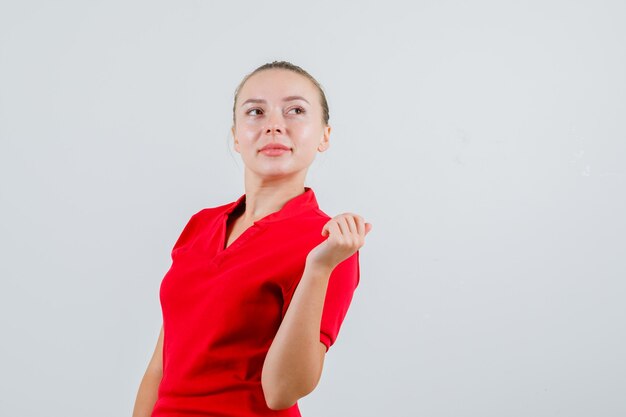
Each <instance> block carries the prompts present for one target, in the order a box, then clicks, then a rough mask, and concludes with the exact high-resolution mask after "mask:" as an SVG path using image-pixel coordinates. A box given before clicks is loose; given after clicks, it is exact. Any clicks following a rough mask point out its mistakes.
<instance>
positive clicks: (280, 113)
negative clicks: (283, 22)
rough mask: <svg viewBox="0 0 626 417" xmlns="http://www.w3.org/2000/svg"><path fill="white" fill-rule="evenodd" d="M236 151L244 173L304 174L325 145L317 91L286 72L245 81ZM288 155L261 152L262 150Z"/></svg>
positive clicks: (327, 129) (326, 135)
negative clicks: (278, 147)
mask: <svg viewBox="0 0 626 417" xmlns="http://www.w3.org/2000/svg"><path fill="white" fill-rule="evenodd" d="M235 120H236V122H235V125H234V126H233V128H232V133H233V137H234V140H235V150H236V151H237V152H239V153H240V154H241V158H242V159H243V161H244V164H245V165H246V169H247V170H250V171H252V172H253V173H254V174H256V175H258V176H260V177H262V178H270V177H274V178H275V177H282V176H293V175H302V177H304V176H305V175H306V172H307V170H308V168H309V166H310V165H311V163H312V162H313V160H314V159H315V155H316V153H317V152H318V151H319V152H323V151H325V150H326V149H327V148H328V146H329V142H328V139H329V135H330V126H327V125H324V123H323V121H322V107H321V103H320V100H319V92H318V90H317V87H315V85H314V84H313V83H312V82H311V81H310V80H309V79H308V78H306V77H305V76H303V75H300V74H297V73H295V72H293V71H290V70H285V69H270V70H263V71H260V72H258V73H256V74H254V75H253V76H251V77H250V78H248V80H247V81H246V83H245V84H244V85H243V87H242V88H241V90H240V91H239V97H238V98H237V103H236V107H235ZM276 144H280V145H284V146H286V147H288V148H289V149H288V150H286V151H282V152H280V151H276V150H274V151H265V152H264V151H261V149H262V148H263V147H264V146H266V145H276Z"/></svg>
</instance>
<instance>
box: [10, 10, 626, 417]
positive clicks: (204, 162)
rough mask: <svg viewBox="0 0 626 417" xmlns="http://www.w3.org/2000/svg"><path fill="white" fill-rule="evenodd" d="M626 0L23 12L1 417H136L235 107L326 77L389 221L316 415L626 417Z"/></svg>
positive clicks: (333, 174)
mask: <svg viewBox="0 0 626 417" xmlns="http://www.w3.org/2000/svg"><path fill="white" fill-rule="evenodd" d="M625 45H626V3H624V2H623V1H613V2H608V1H531V2H528V1H524V2H512V1H510V2H502V1H460V0H457V1H436V2H435V1H428V2H413V1H406V2H398V1H385V2H367V1H358V2H357V1H352V2H348V1H343V2H340V1H336V2H321V1H316V2H275V1H267V2H259V1H234V2H213V1H197V0H196V1H188V0H186V1H128V0H124V1H119V0H118V1H112V0H108V1H16V0H15V1H7V0H2V1H1V2H0V141H1V148H0V198H1V200H0V210H1V211H0V213H1V216H0V253H1V254H2V259H1V262H0V329H1V333H0V341H1V342H0V373H1V375H2V377H1V378H0V415H2V416H11V417H14V416H77V417H78V416H81V417H82V416H91V417H100V416H102V417H105V416H106V417H110V416H124V415H127V416H130V414H131V412H132V407H133V404H134V400H135V395H136V392H137V388H138V386H139V382H140V380H141V377H142V376H143V372H144V370H145V367H146V365H147V363H148V360H149V358H150V356H151V354H152V351H153V349H154V345H155V343H156V339H157V336H158V331H159V328H160V324H161V310H160V304H159V299H158V290H159V285H160V282H161V279H162V277H163V275H164V274H165V272H166V271H167V269H168V268H169V265H170V257H169V256H170V249H171V247H172V245H173V244H174V242H175V240H176V238H177V237H178V235H179V233H180V232H181V230H182V227H183V226H184V224H185V223H186V222H187V220H188V219H189V217H190V216H191V214H193V213H195V212H196V211H198V210H199V209H201V208H203V207H211V206H216V205H219V204H225V203H227V202H231V201H234V200H235V199H236V198H238V197H239V196H240V195H241V194H242V193H243V192H244V189H243V162H242V161H241V159H240V156H239V154H237V153H236V152H235V151H234V150H233V148H232V145H231V143H230V142H231V139H230V125H231V120H232V113H231V112H232V99H233V93H234V90H235V87H236V86H237V84H238V83H239V81H240V80H241V79H242V78H243V77H244V75H245V74H247V73H248V72H250V71H252V70H253V69H254V68H256V67H257V66H259V65H262V64H264V63H266V62H269V61H273V60H288V61H291V62H293V63H294V64H296V65H300V66H302V67H303V68H304V69H306V70H307V71H309V72H310V73H311V74H312V75H313V76H314V77H316V78H317V79H318V80H319V82H320V83H321V84H322V86H323V87H324V89H325V91H326V93H327V96H328V100H329V104H330V124H331V126H332V127H333V131H332V133H331V148H330V149H329V150H328V151H327V152H326V153H324V154H320V155H318V157H317V159H316V161H315V162H314V164H313V167H312V168H311V170H310V172H309V177H308V179H307V185H308V186H311V187H313V188H314V190H315V192H316V195H317V196H318V201H319V203H320V207H321V208H322V209H323V210H324V211H326V212H327V213H329V214H330V215H336V214H339V213H341V212H345V211H350V212H355V213H359V214H361V215H363V216H364V217H365V218H366V220H367V221H369V222H371V223H372V224H373V230H372V232H371V233H370V234H369V235H368V238H367V242H366V245H365V246H364V247H363V248H362V249H361V271H362V275H361V285H360V286H359V288H358V290H357V292H356V293H355V298H354V300H353V303H352V306H351V309H350V311H349V313H348V316H347V317H346V320H345V321H344V323H343V327H342V330H341V333H340V336H339V338H338V340H337V342H336V344H335V345H334V346H333V347H332V348H331V350H330V351H329V353H328V355H327V358H326V362H325V369H324V373H323V376H322V380H321V382H320V384H319V386H318V387H317V389H316V390H315V391H314V392H313V393H312V394H310V395H309V396H307V397H305V398H303V399H302V400H300V402H299V404H300V408H301V410H302V413H303V416H304V417H338V416H355V417H357V416H358V417H379V416H394V417H412V416H428V417H440V416H441V417H443V416H446V417H447V416H450V417H453V416H454V417H456V416H476V417H486V416H493V417H501V416H520V417H522V416H524V417H526V416H533V417H541V416H603V417H609V416H623V415H625V414H626V397H625V395H624V393H625V392H626V356H625V355H624V352H626V336H625V330H626V307H625V303H624V300H625V299H626V283H625V278H626V237H625V234H626V216H625V213H626V163H625V161H626V127H625V126H626V125H625V124H624V119H625V117H624V116H625V115H626V76H625V74H626V47H625Z"/></svg>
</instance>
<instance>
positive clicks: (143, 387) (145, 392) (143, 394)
mask: <svg viewBox="0 0 626 417" xmlns="http://www.w3.org/2000/svg"><path fill="white" fill-rule="evenodd" d="M162 377H163V326H161V332H160V333H159V337H158V340H157V344H156V347H155V349H154V353H153V354H152V359H150V363H149V364H148V368H147V369H146V372H145V374H144V376H143V379H142V380H141V384H140V385H139V391H138V392H137V398H136V399H135V408H134V409H133V417H150V415H151V414H152V410H153V409H154V404H155V403H156V400H157V392H158V389H159V384H160V383H161V378H162Z"/></svg>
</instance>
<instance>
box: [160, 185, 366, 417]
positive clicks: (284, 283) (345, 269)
mask: <svg viewBox="0 0 626 417" xmlns="http://www.w3.org/2000/svg"><path fill="white" fill-rule="evenodd" d="M244 205H245V194H244V195H242V196H241V197H240V198H239V199H238V200H237V201H235V202H232V203H229V204H225V205H222V206H218V207H213V208H205V209H202V210H200V211H199V212H197V213H196V214H194V215H193V216H191V219H190V220H189V222H188V223H187V225H186V226H185V228H184V229H183V231H182V233H181V235H180V237H179V238H178V240H177V241H176V243H175V244H174V247H173V249H172V265H171V267H170V269H169V270H168V272H167V273H166V274H165V276H164V277H163V280H162V282H161V288H160V300H161V308H162V311H163V330H164V340H163V379H162V380H161V383H160V385H159V389H158V399H157V401H156V404H155V406H154V410H153V412H152V417H182V416H185V417H196V416H197V417H199V416H203V417H204V416H211V417H246V416H250V417H252V416H254V417H259V416H280V417H287V416H288V417H299V416H300V411H299V409H298V404H297V403H296V404H294V405H293V406H292V407H290V408H288V409H286V410H277V411H275V410H271V409H269V408H268V407H267V404H266V403H265V397H264V395H263V389H262V386H261V370H262V368H263V362H264V360H265V356H266V354H267V351H268V349H269V348H270V345H271V344H272V341H273V339H274V336H275V335H276V332H277V331H278V328H279V326H280V324H281V321H282V318H283V317H284V315H285V313H286V311H287V308H288V307H289V304H290V301H291V298H292V296H293V293H294V291H295V289H296V287H297V286H298V282H299V281H300V278H301V277H302V273H303V272H304V266H305V261H306V256H307V255H308V253H309V252H310V251H311V250H312V249H313V248H314V247H315V246H317V245H318V244H320V243H322V242H323V241H324V240H325V239H327V237H326V236H322V235H321V231H322V227H323V226H324V224H326V222H328V220H330V218H331V217H330V216H328V215H327V214H325V213H324V212H323V211H321V210H320V209H319V207H318V205H317V200H316V198H315V194H314V193H313V190H312V189H311V188H309V187H305V191H304V192H303V193H302V194H300V195H298V196H296V197H294V198H292V199H291V200H289V201H288V202H287V203H286V204H285V205H284V206H283V207H282V208H281V209H280V210H279V211H276V212H274V213H271V214H269V215H267V216H265V217H263V218H262V219H260V220H258V221H256V222H254V224H253V225H252V226H250V227H249V228H248V229H246V230H245V231H244V232H243V234H241V235H240V236H239V237H238V238H237V239H236V240H235V241H234V242H232V244H231V245H230V246H228V248H226V249H224V244H225V236H226V221H227V219H228V215H229V213H231V212H233V211H234V210H235V209H237V208H239V209H242V208H243V207H244ZM359 273H360V271H359V252H358V251H357V252H356V253H355V254H354V255H352V256H351V257H349V258H348V259H346V260H344V261H343V262H341V263H340V264H339V265H337V266H336V267H335V269H334V270H333V271H332V273H331V275H330V280H329V282H328V288H327V291H326V297H325V301H324V309H323V313H322V319H321V323H320V341H321V342H322V343H324V344H325V345H326V349H327V350H328V348H329V347H330V346H332V344H333V343H334V342H335V339H336V338H337V335H338V333H339V328H340V326H341V323H342V321H343V320H344V318H345V316H346V313H347V311H348V307H349V305H350V302H351V300H352V296H353V293H354V291H355V289H356V287H357V286H358V284H359Z"/></svg>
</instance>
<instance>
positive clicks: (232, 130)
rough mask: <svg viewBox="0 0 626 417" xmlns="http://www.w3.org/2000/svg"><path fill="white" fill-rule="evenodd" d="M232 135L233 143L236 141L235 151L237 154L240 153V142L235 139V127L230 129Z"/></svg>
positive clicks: (234, 144)
mask: <svg viewBox="0 0 626 417" xmlns="http://www.w3.org/2000/svg"><path fill="white" fill-rule="evenodd" d="M230 133H231V134H232V135H233V141H234V143H233V146H234V148H235V150H236V151H237V152H239V142H238V141H237V139H236V138H235V126H233V127H231V128H230ZM239 153H241V152H239Z"/></svg>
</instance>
